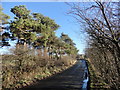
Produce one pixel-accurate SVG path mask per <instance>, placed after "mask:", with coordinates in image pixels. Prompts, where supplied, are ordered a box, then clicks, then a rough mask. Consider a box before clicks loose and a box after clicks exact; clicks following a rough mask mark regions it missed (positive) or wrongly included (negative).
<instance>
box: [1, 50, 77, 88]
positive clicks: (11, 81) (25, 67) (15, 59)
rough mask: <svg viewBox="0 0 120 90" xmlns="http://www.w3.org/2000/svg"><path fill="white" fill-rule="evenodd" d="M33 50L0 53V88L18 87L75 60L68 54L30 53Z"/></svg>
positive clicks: (42, 77) (59, 69)
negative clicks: (57, 57) (0, 55)
mask: <svg viewBox="0 0 120 90" xmlns="http://www.w3.org/2000/svg"><path fill="white" fill-rule="evenodd" d="M31 51H33V50H14V54H12V55H2V81H3V82H2V89H3V90H4V89H6V88H9V89H11V88H16V89H17V88H20V87H23V86H26V85H29V84H31V83H33V82H36V81H37V80H41V79H44V78H45V77H48V76H51V75H53V74H55V73H58V72H60V71H62V70H64V69H67V68H68V67H70V66H71V65H72V64H74V63H75V60H73V59H72V58H70V57H68V56H63V57H62V58H61V59H59V60H57V59H48V58H47V57H43V56H41V57H40V56H38V55H33V54H30V52H31Z"/></svg>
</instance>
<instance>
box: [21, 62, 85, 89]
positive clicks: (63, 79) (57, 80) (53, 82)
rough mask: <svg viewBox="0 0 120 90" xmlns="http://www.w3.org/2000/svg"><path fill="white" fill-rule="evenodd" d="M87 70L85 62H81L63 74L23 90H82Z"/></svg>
mask: <svg viewBox="0 0 120 90" xmlns="http://www.w3.org/2000/svg"><path fill="white" fill-rule="evenodd" d="M85 70H86V64H85V62H84V61H83V60H79V61H78V62H77V63H76V64H75V65H74V66H73V67H71V68H69V69H67V70H65V71H63V72H62V73H59V74H57V75H54V76H53V77H49V78H47V79H45V80H40V81H39V82H38V83H36V84H34V85H32V86H29V87H26V88H24V89H22V90H30V89H32V90H81V88H82V86H83V81H84V78H85V73H84V72H85Z"/></svg>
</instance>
